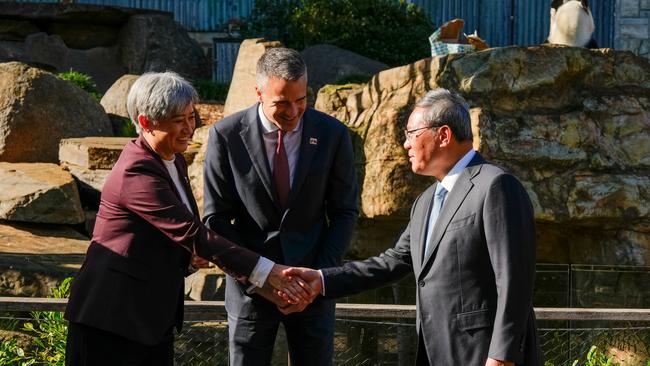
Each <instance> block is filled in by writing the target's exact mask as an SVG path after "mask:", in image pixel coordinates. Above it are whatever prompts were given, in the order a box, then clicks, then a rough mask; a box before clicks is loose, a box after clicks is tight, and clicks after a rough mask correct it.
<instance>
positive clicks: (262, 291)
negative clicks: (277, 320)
mask: <svg viewBox="0 0 650 366" xmlns="http://www.w3.org/2000/svg"><path fill="white" fill-rule="evenodd" d="M255 293H256V294H258V295H260V296H262V297H263V298H265V299H267V300H268V301H270V302H272V303H273V304H275V306H277V307H278V309H280V311H282V309H284V308H286V307H288V306H290V305H291V303H290V302H289V301H287V300H285V299H283V298H282V297H280V296H278V294H277V290H276V289H274V288H273V286H271V285H270V284H269V283H268V281H266V283H265V284H264V286H262V287H257V288H255Z"/></svg>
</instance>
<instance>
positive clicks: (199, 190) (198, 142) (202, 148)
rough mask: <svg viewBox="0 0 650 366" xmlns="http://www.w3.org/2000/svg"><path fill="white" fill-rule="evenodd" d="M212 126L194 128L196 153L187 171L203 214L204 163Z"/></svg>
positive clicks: (197, 203) (193, 141)
mask: <svg viewBox="0 0 650 366" xmlns="http://www.w3.org/2000/svg"><path fill="white" fill-rule="evenodd" d="M210 127H211V126H203V127H200V128H197V129H196V130H194V136H193V137H192V143H193V146H192V147H193V149H194V151H196V155H195V156H194V157H193V160H192V163H191V164H190V165H189V166H188V168H187V171H188V175H189V177H190V186H192V193H194V198H195V199H196V205H197V206H198V207H199V212H200V213H201V215H203V164H204V163H205V154H206V152H207V151H208V136H209V132H210Z"/></svg>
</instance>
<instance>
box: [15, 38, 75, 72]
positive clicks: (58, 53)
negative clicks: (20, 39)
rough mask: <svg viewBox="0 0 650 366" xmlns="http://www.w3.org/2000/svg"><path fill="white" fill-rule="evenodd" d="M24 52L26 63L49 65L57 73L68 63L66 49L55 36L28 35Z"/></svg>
mask: <svg viewBox="0 0 650 366" xmlns="http://www.w3.org/2000/svg"><path fill="white" fill-rule="evenodd" d="M25 50H26V52H25V58H26V61H28V62H36V63H39V64H44V65H49V66H52V67H54V68H56V69H57V70H59V71H63V67H64V66H65V65H66V64H67V62H68V52H69V50H68V47H67V46H66V45H65V43H64V42H63V40H62V39H61V37H59V36H58V35H56V34H55V35H48V34H47V33H35V34H30V35H29V36H27V37H26V38H25Z"/></svg>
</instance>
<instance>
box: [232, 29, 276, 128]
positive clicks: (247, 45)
mask: <svg viewBox="0 0 650 366" xmlns="http://www.w3.org/2000/svg"><path fill="white" fill-rule="evenodd" d="M281 45H282V44H281V43H280V42H277V41H273V42H269V41H266V40H265V39H263V38H251V39H246V40H244V41H243V42H242V44H241V46H239V53H238V54H237V61H236V62H235V70H234V71H233V74H232V81H231V82H230V89H228V97H227V98H226V105H225V106H224V108H223V115H224V116H228V115H230V114H233V113H235V112H237V111H240V110H242V109H244V108H246V107H250V106H251V105H253V104H254V103H255V102H257V95H256V94H255V85H257V81H256V79H255V75H256V73H257V61H258V60H259V59H260V57H262V55H263V54H264V52H266V50H267V49H269V48H273V47H280V46H281Z"/></svg>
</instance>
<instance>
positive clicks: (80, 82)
mask: <svg viewBox="0 0 650 366" xmlns="http://www.w3.org/2000/svg"><path fill="white" fill-rule="evenodd" d="M59 77H60V78H61V79H63V80H67V81H69V82H71V83H73V84H75V85H76V86H78V87H80V88H81V89H83V90H85V91H86V92H88V94H90V95H91V96H92V97H93V98H95V99H96V100H97V101H98V102H99V101H100V100H101V99H102V94H101V93H100V92H99V91H97V85H95V81H93V78H91V77H90V76H89V75H86V74H82V73H80V72H76V71H73V70H70V71H67V72H62V73H59Z"/></svg>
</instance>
